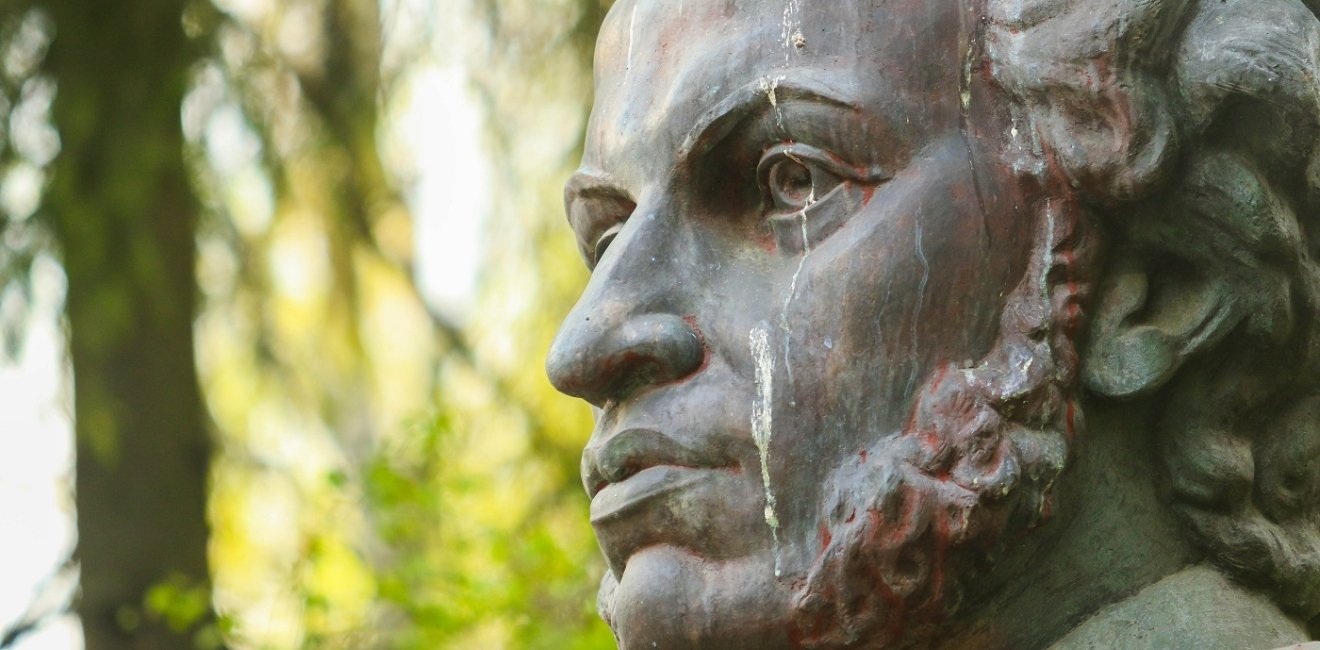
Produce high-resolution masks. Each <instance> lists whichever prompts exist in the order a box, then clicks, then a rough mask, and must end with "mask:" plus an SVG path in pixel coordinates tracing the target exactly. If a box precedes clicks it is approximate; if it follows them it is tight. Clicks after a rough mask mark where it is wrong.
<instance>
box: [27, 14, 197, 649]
mask: <svg viewBox="0 0 1320 650" xmlns="http://www.w3.org/2000/svg"><path fill="white" fill-rule="evenodd" d="M185 4H186V3H185V0H134V1H133V2H110V1H107V0H57V1H56V2H53V3H51V9H52V17H53V18H54V23H55V26H56V36H55V41H54V43H53V45H52V48H51V51H50V57H49V59H48V68H47V69H48V70H49V72H50V73H51V74H52V75H53V76H54V77H55V79H56V80H57V83H58V84H59V91H58V96H57V99H56V102H55V105H54V108H53V111H54V119H55V122H56V125H57V127H58V128H59V131H60V136H61V139H62V152H61V155H60V157H59V158H58V160H57V162H56V166H55V169H54V178H53V181H52V186H51V187H50V191H49V194H48V198H47V207H48V209H49V212H50V214H51V216H52V218H53V223H54V229H55V233H56V236H57V239H58V241H59V245H60V247H61V249H62V257H63V262H64V268H65V271H66V273H67V275H68V282H69V286H68V303H67V314H68V327H69V340H70V354H71V358H72V364H73V373H74V393H75V399H74V410H75V417H76V422H77V425H76V426H77V439H78V458H77V466H76V467H77V469H76V471H77V478H76V489H77V508H78V534H79V546H78V551H77V557H78V560H79V563H80V567H81V571H82V597H81V601H80V603H79V605H78V610H79V613H80V614H81V616H82V622H83V629H84V632H85V635H86V639H87V647H88V648H89V649H90V650H113V649H117V648H134V649H153V650H154V649H156V648H161V649H164V648H170V649H179V648H187V647H191V646H192V645H193V642H192V637H193V634H194V633H195V630H196V625H197V624H198V623H199V622H202V621H208V620H210V618H211V615H210V598H209V588H208V587H207V584H208V580H207V554H206V549H207V532H208V531H207V524H206V482H207V476H208V469H209V460H210V436H209V428H208V425H207V417H206V414H205V410H204V407H203V403H202V400H201V396H200V392H199V389H198V383H197V379H196V372H195V367H194V354H193V333H192V324H193V314H194V309H195V304H196V301H197V296H196V294H197V288H196V282H195V279H194V257H195V244H194V235H195V227H196V220H197V217H198V212H199V206H198V202H197V199H196V197H195V195H194V193H193V191H192V189H191V187H190V185H189V181H188V175H187V168H186V166H185V161H184V140H183V134H182V132H181V126H180V113H179V111H180V106H181V102H182V100H183V96H184V93H185V91H186V88H187V82H188V75H189V72H190V71H191V69H192V66H193V65H194V63H195V62H196V61H197V59H198V56H199V51H198V50H199V47H198V45H197V44H195V43H192V42H190V40H189V39H188V38H187V37H186V36H185V35H184V31H183V26H182V21H181V17H182V15H183V12H184V6H185ZM158 585H167V586H166V587H164V588H157V589H156V595H155V597H153V598H152V599H151V600H152V603H151V605H150V606H149V607H147V608H146V611H144V605H143V603H144V598H145V596H146V594H147V592H148V591H149V590H152V589H153V587H156V586H158Z"/></svg>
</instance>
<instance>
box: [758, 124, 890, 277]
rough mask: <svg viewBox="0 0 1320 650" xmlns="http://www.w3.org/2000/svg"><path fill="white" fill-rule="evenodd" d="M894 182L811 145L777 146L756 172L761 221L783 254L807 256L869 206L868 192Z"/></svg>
mask: <svg viewBox="0 0 1320 650" xmlns="http://www.w3.org/2000/svg"><path fill="white" fill-rule="evenodd" d="M889 178H890V175H889V174H888V173H887V172H885V170H884V169H882V168H881V167H879V166H874V165H873V166H869V167H866V166H862V167H859V166H855V165H851V164H848V163H846V162H844V161H843V160H842V159H841V158H839V157H838V156H836V155H834V154H832V153H830V152H828V151H824V150H821V149H817V148H815V147H812V146H809V145H804V144H799V143H796V142H790V143H786V144H779V145H775V146H773V147H771V148H770V149H768V150H766V152H765V153H764V154H762V156H761V162H760V163H758V164H757V166H756V179H757V183H758V185H759V186H760V189H761V197H762V199H761V200H762V204H761V205H762V209H763V210H764V212H763V213H762V215H761V218H762V219H764V222H765V223H767V224H768V225H769V227H770V230H771V232H772V233H774V237H775V241H776V242H777V244H778V245H779V247H780V249H781V250H785V251H797V252H806V251H808V250H810V249H811V247H812V245H813V244H814V243H815V242H820V241H824V239H825V238H826V237H828V236H829V235H830V234H831V233H833V232H834V231H836V230H838V229H839V228H840V227H841V226H842V225H843V224H844V223H845V222H847V221H848V219H849V218H850V217H851V216H852V215H853V214H854V213H856V212H857V211H858V210H859V209H861V207H862V206H863V205H865V202H866V196H867V195H868V188H872V187H875V186H876V185H879V184H880V183H883V182H885V181H887V180H889Z"/></svg>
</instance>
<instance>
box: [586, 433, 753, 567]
mask: <svg viewBox="0 0 1320 650" xmlns="http://www.w3.org/2000/svg"><path fill="white" fill-rule="evenodd" d="M701 440H702V441H703V442H705V441H711V442H715V441H716V437H704V438H702V439H701ZM711 446H712V447H715V448H714V449H711V450H710V451H708V452H703V451H698V450H696V449H693V448H691V447H688V446H686V445H684V444H682V443H681V442H679V441H678V440H676V439H674V438H673V437H672V436H668V435H665V434H662V433H659V432H657V431H653V430H649V429H627V430H624V431H622V432H621V433H618V434H615V435H613V436H609V437H605V442H604V443H603V444H599V445H596V444H593V445H589V446H588V448H587V450H586V452H585V453H584V463H583V470H584V474H585V476H584V479H585V481H586V483H587V492H588V494H590V496H591V497H592V498H591V523H592V526H593V527H595V529H596V536H597V538H598V540H599V541H600V546H601V549H602V550H603V551H604V552H605V556H606V559H607V560H608V561H609V564H610V568H611V570H613V571H614V573H615V575H616V576H622V575H623V569H624V567H625V565H626V564H627V561H628V558H629V557H631V556H632V554H633V553H635V552H637V551H638V550H640V549H642V548H645V547H648V546H652V545H656V544H671V545H675V546H681V547H685V548H688V549H697V548H700V549H702V551H703V555H713V556H724V555H739V554H741V553H743V552H745V551H746V550H747V549H746V545H747V544H748V543H749V542H750V541H751V540H754V539H757V538H758V536H759V535H758V533H759V532H760V531H759V526H763V525H764V524H761V523H760V520H759V514H758V513H759V510H757V509H755V508H748V509H746V510H747V512H746V513H743V512H741V511H740V509H737V508H730V504H737V503H742V502H751V503H756V501H757V498H758V496H759V495H758V494H757V492H756V491H755V490H752V489H751V487H754V486H750V485H749V484H748V481H747V476H746V474H745V472H743V471H742V468H741V465H740V464H739V463H738V462H736V461H735V460H733V459H732V458H730V457H729V456H728V455H727V454H726V453H722V451H721V449H720V447H721V446H720V445H719V444H718V443H716V444H715V445H711ZM743 515H745V516H743ZM721 540H723V541H724V542H727V543H721Z"/></svg>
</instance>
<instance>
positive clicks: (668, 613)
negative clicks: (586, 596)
mask: <svg viewBox="0 0 1320 650" xmlns="http://www.w3.org/2000/svg"><path fill="white" fill-rule="evenodd" d="M789 598H790V594H789V593H788V592H787V591H786V590H785V589H784V587H783V585H780V584H778V583H777V582H776V581H775V579H774V557H773V553H770V552H764V553H758V554H756V555H752V556H747V557H744V558H739V559H733V560H726V561H721V562H711V561H707V560H704V559H702V558H700V557H698V556H697V555H694V554H693V553H691V552H690V551H686V550H683V549H680V548H676V547H673V546H654V547H651V548H648V549H645V550H643V551H640V552H638V553H637V554H635V555H634V556H633V557H632V558H631V559H630V560H629V561H628V568H627V569H626V570H625V571H624V573H623V579H622V580H620V581H618V582H617V583H616V582H615V580H614V577H613V574H607V575H606V577H605V579H604V580H603V581H602V584H601V594H600V602H599V606H600V611H601V616H602V617H604V618H605V620H606V621H607V622H609V624H610V627H611V629H612V630H613V631H614V635H615V637H616V638H617V639H618V640H619V646H620V648H623V649H624V650H632V649H634V648H637V649H639V650H640V649H645V648H744V647H746V648H757V649H758V650H774V649H777V648H794V647H798V646H797V644H795V643H793V642H792V640H791V639H790V638H789V635H788V633H787V630H786V626H785V621H787V620H788V618H789V616H788V601H789Z"/></svg>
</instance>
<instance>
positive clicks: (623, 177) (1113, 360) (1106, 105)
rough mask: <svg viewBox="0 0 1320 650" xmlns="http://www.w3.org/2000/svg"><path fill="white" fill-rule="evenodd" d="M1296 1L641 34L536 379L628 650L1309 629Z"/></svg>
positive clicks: (1040, 642) (606, 610) (1311, 299)
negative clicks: (577, 400)
mask: <svg viewBox="0 0 1320 650" xmlns="http://www.w3.org/2000/svg"><path fill="white" fill-rule="evenodd" d="M1318 6H1320V2H1314V3H1313V4H1310V5H1309V6H1308V3H1307V2H1303V0H1199V1H1197V0H816V1H814V2H808V1H806V0H620V2H618V3H617V4H616V5H615V6H614V8H613V9H612V10H611V12H610V14H609V17H608V18H607V20H606V24H605V26H604V29H603V32H602V36H601V39H600V42H599V44H598V51H597V58H596V75H597V77H596V79H597V86H596V90H597V97H596V103H595V108H594V111H593V113H592V117H591V121H590V126H589V132H588V137H587V144H586V149H585V154H584V157H583V162H582V167H581V170H580V171H579V172H578V173H577V174H576V175H574V176H573V178H572V179H571V180H570V181H569V183H568V187H567V190H566V201H567V209H568V213H569V220H570V222H571V224H572V227H573V229H574V231H575V232H576V234H577V237H578V241H579V243H580V246H581V249H582V253H583V255H584V257H585V258H586V260H587V262H588V264H589V265H590V266H592V267H593V275H592V279H591V282H590V284H589V286H588V287H587V289H586V291H585V293H584V294H583V296H582V299H581V301H580V302H579V304H578V305H577V307H576V308H575V309H574V310H573V312H572V313H571V314H569V316H568V317H567V319H566V321H565V323H564V326H563V329H562V331H561V332H560V335H559V337H558V339H557V341H556V343H555V345H554V347H553V349H552V350H551V352H550V358H549V360H548V362H547V367H548V371H549V374H550V377H551V379H552V381H553V382H554V383H555V385H556V386H557V387H558V388H559V389H560V390H562V391H564V392H566V393H569V394H571V395H576V396H579V397H581V398H583V399H585V400H587V401H589V402H591V403H592V404H593V405H594V406H595V407H596V408H597V409H598V413H597V415H598V417H597V427H596V430H595V432H594V433H593V435H592V437H591V440H590V442H589V444H588V445H587V448H586V450H585V452H584V454H583V460H582V475H583V481H584V483H585V486H586V489H587V492H588V493H589V494H590V496H591V498H592V502H591V517H592V523H593V525H594V526H595V529H596V532H597V536H598V538H599V541H600V544H601V548H602V550H603V551H604V553H605V557H606V558H607V560H608V565H609V571H608V572H607V574H606V575H605V577H604V580H603V582H602V585H601V592H600V611H601V613H602V615H603V616H604V617H605V619H606V620H607V621H608V622H609V623H610V625H611V627H612V628H613V630H614V632H615V634H616V636H617V637H618V639H619V641H620V645H621V646H622V647H624V648H756V649H758V650H762V649H764V650H769V649H771V648H854V647H856V648H889V647H947V648H1015V649H1016V648H1043V647H1058V648H1184V647H1185V648H1272V647H1276V646H1286V645H1290V644H1294V643H1299V642H1304V641H1306V640H1309V639H1311V638H1312V637H1313V636H1314V635H1316V634H1317V632H1320V618H1317V615H1320V264H1318V263H1317V259H1316V256H1317V254H1320V235H1317V234H1316V230H1317V228H1318V227H1320V224H1318V223H1317V218H1320V146H1317V145H1320V20H1318V19H1317V17H1316V14H1315V10H1316V9H1317V7H1318Z"/></svg>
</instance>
